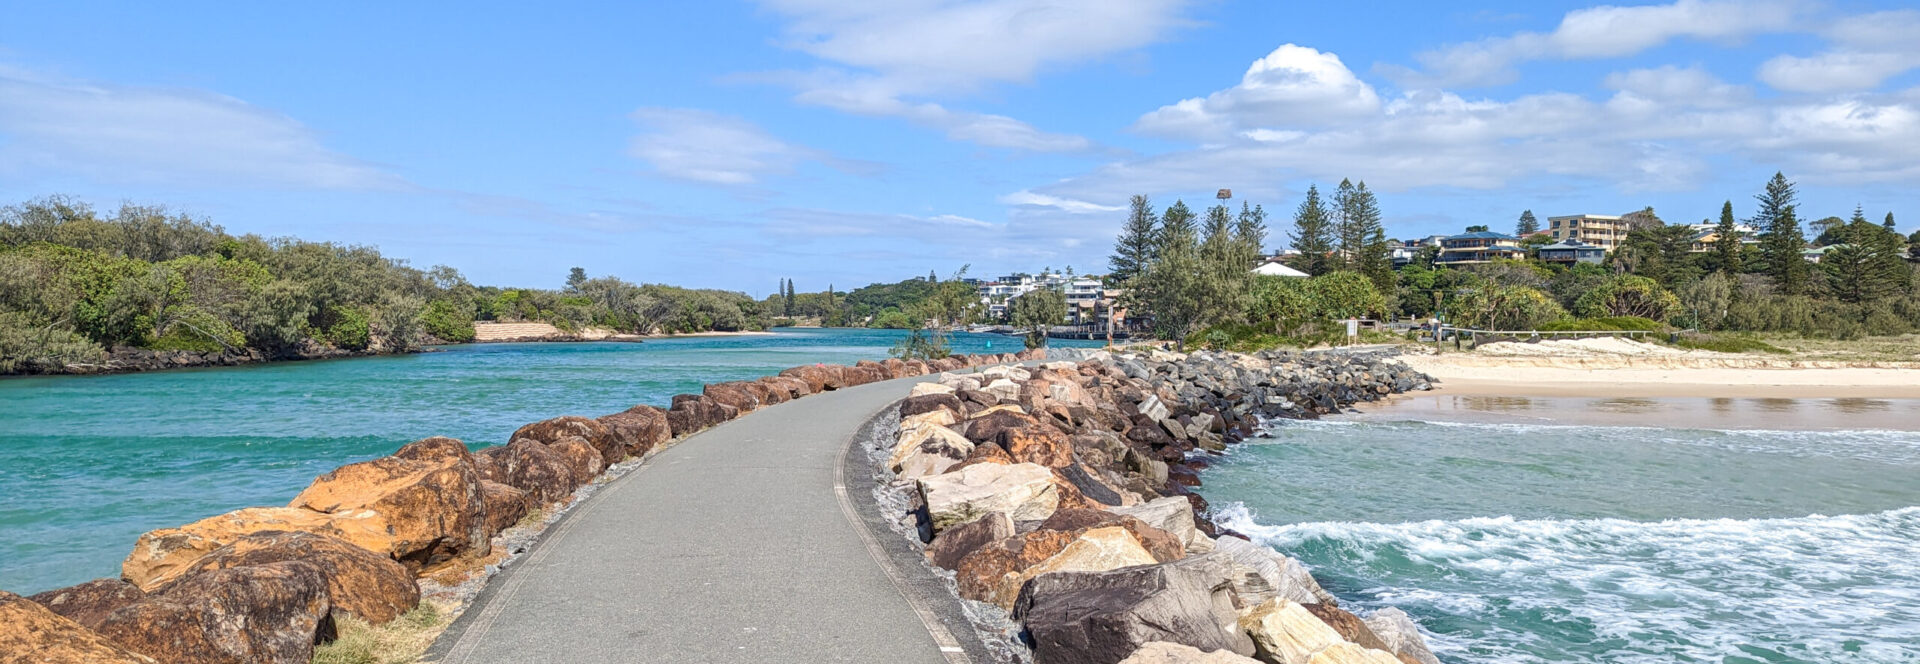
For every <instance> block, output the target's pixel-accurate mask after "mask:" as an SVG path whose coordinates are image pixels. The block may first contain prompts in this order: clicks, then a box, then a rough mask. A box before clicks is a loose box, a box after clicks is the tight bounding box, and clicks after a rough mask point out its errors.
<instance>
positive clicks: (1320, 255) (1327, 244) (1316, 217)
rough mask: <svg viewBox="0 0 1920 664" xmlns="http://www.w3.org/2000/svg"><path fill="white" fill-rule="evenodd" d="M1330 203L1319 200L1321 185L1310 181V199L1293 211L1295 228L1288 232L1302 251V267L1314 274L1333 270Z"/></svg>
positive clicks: (1290, 239)
mask: <svg viewBox="0 0 1920 664" xmlns="http://www.w3.org/2000/svg"><path fill="white" fill-rule="evenodd" d="M1329 214H1330V213H1329V211H1328V210H1327V204H1326V203H1325V202H1323V201H1321V200H1320V188H1319V187H1318V186H1315V185H1307V199H1306V200H1304V201H1300V208H1299V209H1298V210H1295V211H1294V213H1293V232H1292V233H1289V234H1288V235H1287V239H1288V240H1289V242H1291V244H1292V246H1293V248H1294V249H1295V250H1297V251H1299V252H1300V265H1299V267H1300V270H1301V271H1303V272H1306V273H1307V274H1310V275H1313V276H1316V277H1317V276H1320V275H1323V274H1326V273H1328V272H1332V271H1333V265H1332V263H1333V257H1332V256H1331V255H1330V254H1331V253H1332V252H1333V227H1332V225H1331V224H1332V222H1331V220H1330V219H1329V218H1328V217H1329Z"/></svg>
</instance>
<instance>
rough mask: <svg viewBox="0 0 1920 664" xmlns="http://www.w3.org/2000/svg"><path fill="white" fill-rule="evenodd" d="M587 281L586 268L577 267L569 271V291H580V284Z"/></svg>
mask: <svg viewBox="0 0 1920 664" xmlns="http://www.w3.org/2000/svg"><path fill="white" fill-rule="evenodd" d="M586 281H587V271H586V270H585V269H584V268H577V267H576V268H573V269H570V270H568V271H567V290H570V291H572V290H579V288H580V284H583V283H586Z"/></svg>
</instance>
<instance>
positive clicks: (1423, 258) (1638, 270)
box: [1110, 174, 1920, 345]
mask: <svg viewBox="0 0 1920 664" xmlns="http://www.w3.org/2000/svg"><path fill="white" fill-rule="evenodd" d="M1754 199H1755V202H1754V212H1753V214H1752V216H1750V217H1748V218H1747V219H1746V221H1747V223H1748V224H1750V225H1751V226H1752V227H1753V228H1754V229H1755V230H1756V233H1755V235H1756V237H1754V238H1752V239H1751V240H1749V239H1748V238H1744V237H1742V234H1741V233H1740V232H1739V230H1738V229H1739V227H1740V221H1739V220H1738V219H1737V218H1736V216H1735V212H1734V206H1733V203H1732V201H1727V202H1726V203H1725V204H1723V205H1722V206H1721V209H1720V215H1719V219H1718V222H1717V223H1716V224H1714V228H1715V236H1716V237H1715V240H1714V241H1713V242H1712V243H1711V245H1710V246H1708V247H1707V249H1708V250H1707V251H1704V252H1703V251H1696V250H1695V249H1696V247H1695V244H1694V238H1695V237H1696V233H1695V231H1694V230H1693V229H1691V228H1689V227H1688V226H1684V225H1668V224H1666V223H1665V222H1664V221H1662V220H1661V219H1660V218H1659V217H1658V215H1657V214H1656V213H1655V212H1654V210H1653V209H1652V208H1646V209H1643V210H1640V211H1638V212H1635V213H1632V214H1629V215H1626V216H1625V217H1623V219H1624V221H1625V222H1626V226H1627V227H1628V228H1629V230H1628V232H1627V234H1626V237H1625V238H1624V239H1623V241H1621V242H1620V243H1619V244H1618V245H1617V246H1616V247H1615V248H1614V250H1613V251H1612V252H1610V253H1609V254H1608V255H1607V256H1606V258H1605V260H1604V261H1602V262H1601V263H1598V264H1592V263H1575V264H1573V265H1562V264H1548V263H1546V262H1544V261H1542V260H1540V259H1539V255H1538V247H1539V246H1541V245H1545V244H1550V243H1552V242H1553V240H1552V239H1551V238H1550V237H1548V236H1547V235H1546V234H1544V233H1541V232H1540V223H1539V220H1538V218H1537V217H1535V216H1534V214H1533V212H1532V211H1531V210H1528V211H1525V212H1523V213H1522V214H1521V215H1520V217H1519V220H1518V221H1517V223H1515V225H1514V230H1515V231H1516V235H1518V236H1520V237H1521V238H1522V242H1521V243H1522V246H1523V247H1525V248H1526V249H1527V254H1526V256H1525V257H1524V258H1521V259H1517V260H1504V259H1503V260H1494V261H1490V262H1486V263H1480V264H1472V265H1458V266H1443V265H1440V264H1439V262H1438V260H1437V259H1438V256H1439V253H1440V250H1439V248H1437V247H1425V248H1422V249H1421V250H1419V251H1418V252H1416V253H1415V254H1414V255H1413V256H1412V258H1411V260H1410V261H1405V264H1404V265H1402V266H1399V267H1398V268H1397V269H1396V266H1395V265H1394V262H1393V259H1392V258H1391V255H1390V251H1391V243H1390V242H1389V241H1388V240H1387V239H1386V237H1385V231H1384V229H1383V228H1382V226H1381V212H1380V207H1379V204H1378V201H1377V199H1376V197H1375V196H1374V194H1373V193H1372V192H1371V191H1369V190H1368V189H1367V187H1366V184H1365V183H1364V182H1359V183H1354V182H1351V181H1344V180H1343V181H1342V182H1341V183H1340V185H1339V186H1338V187H1337V188H1336V189H1335V192H1334V195H1333V196H1332V197H1331V200H1327V199H1326V198H1323V197H1322V196H1321V194H1320V192H1319V188H1318V187H1317V186H1309V187H1308V189H1307V192H1306V196H1305V198H1304V200H1302V202H1301V203H1300V205H1299V206H1298V208H1296V210H1295V212H1294V216H1293V223H1292V226H1291V228H1290V230H1289V232H1288V233H1287V236H1288V243H1289V245H1290V246H1291V247H1292V248H1294V249H1296V250H1297V252H1298V253H1297V254H1296V255H1294V256H1291V257H1289V258H1288V259H1287V261H1286V262H1287V264H1288V265H1290V266H1291V267H1293V268H1295V269H1298V270H1300V271H1302V272H1305V273H1307V275H1308V278H1305V279H1300V278H1284V277H1266V276H1255V275H1251V274H1248V270H1250V269H1251V268H1252V267H1254V266H1256V265H1257V264H1258V262H1259V260H1260V257H1261V255H1262V254H1263V253H1264V252H1263V251H1262V250H1261V248H1260V245H1259V244H1258V242H1257V241H1256V242H1251V243H1248V244H1244V245H1243V248H1242V249H1241V252H1242V253H1240V254H1234V255H1231V256H1232V257H1230V258H1229V257H1228V256H1229V254H1222V253H1218V252H1216V253H1214V254H1211V255H1209V254H1207V253H1206V252H1204V251H1194V250H1193V246H1192V244H1191V243H1192V239H1191V234H1192V230H1191V225H1192V222H1191V213H1190V212H1188V211H1187V208H1186V206H1185V204H1184V203H1180V202H1176V203H1175V204H1174V205H1173V206H1171V207H1169V208H1167V209H1166V211H1164V212H1159V213H1156V212H1155V211H1154V210H1153V208H1152V206H1151V205H1150V204H1149V202H1148V200H1147V198H1146V197H1145V196H1135V197H1133V201H1132V206H1131V209H1130V211H1129V214H1128V217H1127V221H1126V223H1125V224H1124V225H1123V226H1122V229H1121V232H1120V234H1119V238H1118V240H1117V241H1116V243H1115V247H1114V251H1113V254H1112V257H1111V259H1110V265H1111V267H1112V269H1113V273H1114V274H1113V277H1112V278H1113V279H1114V282H1115V285H1120V286H1124V287H1126V288H1128V289H1129V291H1130V292H1129V296H1128V300H1127V301H1128V303H1129V304H1130V305H1131V306H1132V308H1133V312H1132V313H1133V315H1136V316H1137V315H1151V316H1152V317H1153V320H1154V324H1155V328H1156V332H1157V333H1158V334H1159V335H1160V337H1161V338H1164V339H1171V340H1177V341H1180V342H1182V343H1192V342H1229V341H1230V342H1232V343H1238V344H1244V345H1258V344H1259V343H1268V344H1273V343H1283V342H1294V343H1303V342H1304V343H1311V342H1314V341H1317V340H1326V339H1329V338H1333V337H1334V336H1336V335H1337V332H1338V331H1337V330H1335V329H1333V328H1332V326H1331V325H1330V322H1331V321H1333V320H1337V319H1342V318H1355V317H1359V318H1392V317H1410V318H1417V319H1426V318H1429V317H1439V318H1443V319H1445V320H1446V321H1447V322H1450V323H1453V324H1457V325H1462V326H1468V327H1475V328H1480V329H1554V328H1561V329H1612V327H1617V326H1662V325H1664V326H1671V327H1676V328H1690V329H1698V330H1703V331H1751V332H1786V333H1794V334H1800V335H1805V336H1815V337H1831V338H1857V337H1860V336H1864V335H1897V334H1906V333H1912V332H1916V331H1920V232H1915V233H1913V234H1912V235H1910V236H1902V235H1900V234H1899V232H1898V231H1897V230H1896V226H1895V224H1894V219H1893V214H1892V213H1891V212H1889V213H1887V214H1886V216H1885V217H1884V219H1883V220H1882V221H1881V222H1880V223H1873V222H1871V221H1869V220H1868V218H1867V216H1866V214H1865V211H1864V210H1861V209H1855V210H1854V213H1853V215H1852V217H1851V218H1850V219H1840V218H1838V217H1828V218H1825V219H1822V220H1820V221H1819V222H1816V223H1814V224H1813V227H1814V229H1815V230H1816V233H1815V236H1816V237H1815V239H1814V240H1811V241H1810V240H1809V239H1808V237H1807V235H1806V232H1805V230H1804V228H1803V224H1802V222H1801V221H1800V217H1801V214H1800V212H1799V209H1800V208H1799V202H1798V194H1797V191H1796V187H1795V185H1794V183H1792V182H1791V181H1789V180H1788V179H1787V178H1786V177H1785V176H1784V175H1783V174H1775V175H1774V177H1773V178H1772V179H1770V180H1769V181H1768V182H1767V183H1766V184H1765V185H1764V187H1763V188H1762V190H1761V192H1760V193H1759V194H1757V195H1755V196H1754ZM1258 209H1259V208H1258V207H1257V206H1256V207H1251V208H1249V207H1246V206H1245V205H1244V204H1243V207H1242V215H1241V217H1242V218H1243V219H1247V218H1249V217H1250V216H1251V217H1253V219H1251V221H1252V222H1253V224H1252V225H1251V226H1249V227H1250V228H1251V227H1253V226H1258V227H1259V228H1260V229H1261V230H1260V235H1264V224H1263V223H1262V222H1263V221H1264V219H1263V217H1264V215H1260V214H1258V213H1257V211H1258ZM1226 216H1227V215H1226V211H1225V209H1224V208H1215V209H1214V210H1210V211H1209V218H1210V219H1213V218H1216V217H1218V218H1224V217H1226ZM1208 228H1209V229H1210V230H1221V229H1226V228H1227V227H1226V225H1224V224H1221V223H1209V224H1208ZM1466 230H1467V231H1468V232H1474V231H1487V230H1489V229H1488V227H1487V226H1485V225H1474V226H1469V227H1468V228H1467V229H1466ZM1216 236H1217V237H1220V238H1226V239H1224V240H1212V239H1211V238H1215V237H1216ZM1207 237H1208V238H1210V240H1209V241H1217V242H1229V243H1230V242H1232V241H1234V240H1233V238H1234V237H1235V236H1234V234H1233V233H1217V232H1210V233H1208V235H1207ZM1250 239H1252V236H1247V237H1246V238H1243V239H1241V240H1239V241H1241V242H1247V240H1250ZM1202 244H1205V243H1204V242H1203V243H1202ZM1810 246H1811V247H1820V248H1823V249H1822V253H1821V254H1820V256H1819V261H1818V263H1815V262H1813V261H1810V260H1807V258H1806V256H1805V253H1804V252H1806V251H1807V250H1808V249H1809V247H1810Z"/></svg>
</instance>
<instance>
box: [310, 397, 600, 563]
mask: <svg viewBox="0 0 1920 664" xmlns="http://www.w3.org/2000/svg"><path fill="white" fill-rule="evenodd" d="M595 426H598V424H597V423H596V424H595ZM581 442H582V444H584V443H585V441H584V440H582V441H581ZM589 449H591V448H589ZM596 455H597V454H596ZM480 479H481V474H480V473H478V472H476V471H475V469H474V467H473V466H472V465H467V464H461V463H453V462H441V463H431V462H425V461H414V460H412V459H402V458H399V457H381V458H378V459H374V460H372V461H362V462H360V463H352V464H347V465H345V466H341V467H339V468H335V469H334V470H333V471H332V472H329V473H327V474H325V475H321V476H320V477H318V478H315V479H314V480H313V483H312V484H309V485H307V489H306V490H305V491H301V492H300V495H298V496H294V498H293V502H291V503H288V504H287V506H288V507H298V508H304V509H310V510H313V511H315V512H324V513H327V514H338V513H342V512H350V511H355V510H371V511H373V512H376V513H378V514H380V515H381V516H382V517H385V520H386V523H387V530H388V532H389V533H390V534H391V535H392V538H393V539H392V543H391V544H390V546H389V548H388V549H387V550H385V551H380V553H385V554H388V555H391V556H393V557H394V559H396V560H399V561H400V562H402V563H405V564H406V565H407V566H408V567H409V568H411V569H415V570H418V569H421V568H423V567H427V566H429V565H434V564H438V563H441V562H444V561H447V560H451V559H452V558H453V557H455V556H458V555H460V554H462V553H466V552H469V551H472V552H476V553H480V554H485V553H486V552H487V548H488V539H489V538H488V536H487V532H486V530H487V504H486V499H485V498H484V497H482V496H481V494H480ZM297 530H305V529H297Z"/></svg>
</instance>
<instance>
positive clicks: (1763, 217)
mask: <svg viewBox="0 0 1920 664" xmlns="http://www.w3.org/2000/svg"><path fill="white" fill-rule="evenodd" d="M1753 198H1754V200H1756V201H1759V202H1760V209H1759V210H1758V211H1757V212H1755V213H1754V216H1753V220H1752V223H1753V225H1754V227H1755V228H1758V229H1760V254H1761V256H1762V257H1763V258H1765V260H1766V265H1767V274H1768V275H1771V276H1772V277H1773V279H1774V281H1775V282H1777V283H1778V285H1779V286H1780V290H1782V291H1784V292H1785V293H1787V294H1788V295H1802V294H1805V293H1806V292H1807V289H1808V286H1809V283H1808V277H1809V275H1810V274H1811V272H1812V270H1811V269H1810V268H1809V267H1808V266H1807V261H1806V259H1805V258H1804V257H1802V256H1801V255H1800V254H1801V252H1803V251H1806V248H1807V237H1806V235H1805V234H1804V233H1802V232H1801V230H1800V218H1799V216H1798V213H1797V212H1796V210H1795V204H1794V200H1795V198H1796V194H1795V193H1794V190H1793V183H1792V182H1790V181H1788V180H1787V176H1786V175H1783V174H1781V173H1774V174H1773V179H1771V180H1768V181H1767V189H1766V191H1765V192H1764V193H1761V194H1758V195H1756V196H1754V197H1753Z"/></svg>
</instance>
